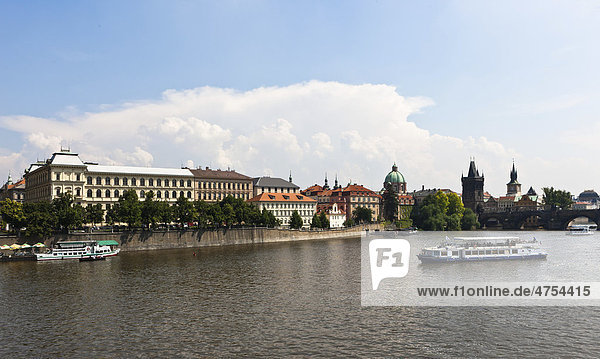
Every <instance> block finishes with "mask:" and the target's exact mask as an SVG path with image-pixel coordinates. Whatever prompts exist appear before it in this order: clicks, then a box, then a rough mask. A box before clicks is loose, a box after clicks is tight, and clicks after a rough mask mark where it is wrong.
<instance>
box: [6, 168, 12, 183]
mask: <svg viewBox="0 0 600 359" xmlns="http://www.w3.org/2000/svg"><path fill="white" fill-rule="evenodd" d="M12 183H13V181H12V177H11V176H10V171H8V180H7V181H6V184H12Z"/></svg>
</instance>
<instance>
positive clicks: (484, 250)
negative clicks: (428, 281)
mask: <svg viewBox="0 0 600 359" xmlns="http://www.w3.org/2000/svg"><path fill="white" fill-rule="evenodd" d="M547 255H548V254H547V253H545V252H543V251H542V250H541V249H540V243H539V242H538V241H537V240H536V239H535V238H534V239H533V240H532V241H528V242H527V241H522V240H520V239H519V238H518V237H455V238H454V241H452V240H450V239H449V238H448V237H446V242H444V243H442V244H441V245H439V246H437V247H428V248H423V249H422V250H421V253H419V254H418V255H417V257H418V258H419V259H420V260H421V262H423V263H427V262H469V261H487V260H511V259H544V258H546V256H547Z"/></svg>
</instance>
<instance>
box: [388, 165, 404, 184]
mask: <svg viewBox="0 0 600 359" xmlns="http://www.w3.org/2000/svg"><path fill="white" fill-rule="evenodd" d="M387 182H389V183H406V181H405V180H404V176H403V175H402V173H400V172H398V167H397V166H396V164H395V163H394V166H392V172H390V173H388V174H387V176H385V181H384V183H387Z"/></svg>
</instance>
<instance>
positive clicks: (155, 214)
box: [142, 191, 160, 228]
mask: <svg viewBox="0 0 600 359" xmlns="http://www.w3.org/2000/svg"><path fill="white" fill-rule="evenodd" d="M145 197H146V198H145V199H144V202H142V224H143V225H144V227H147V228H149V227H152V228H156V224H157V223H158V222H159V221H160V209H159V204H158V202H157V201H155V200H154V192H153V191H150V192H147V193H146V196H145Z"/></svg>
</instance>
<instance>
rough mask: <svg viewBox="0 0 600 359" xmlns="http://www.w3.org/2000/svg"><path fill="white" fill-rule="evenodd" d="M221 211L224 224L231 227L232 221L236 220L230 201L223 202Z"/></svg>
mask: <svg viewBox="0 0 600 359" xmlns="http://www.w3.org/2000/svg"><path fill="white" fill-rule="evenodd" d="M221 211H222V212H223V221H224V222H225V225H226V226H227V227H230V228H231V226H232V225H233V223H234V222H235V221H236V216H235V211H234V209H233V206H232V205H231V204H230V203H225V204H224V205H223V206H222V208H221Z"/></svg>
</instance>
